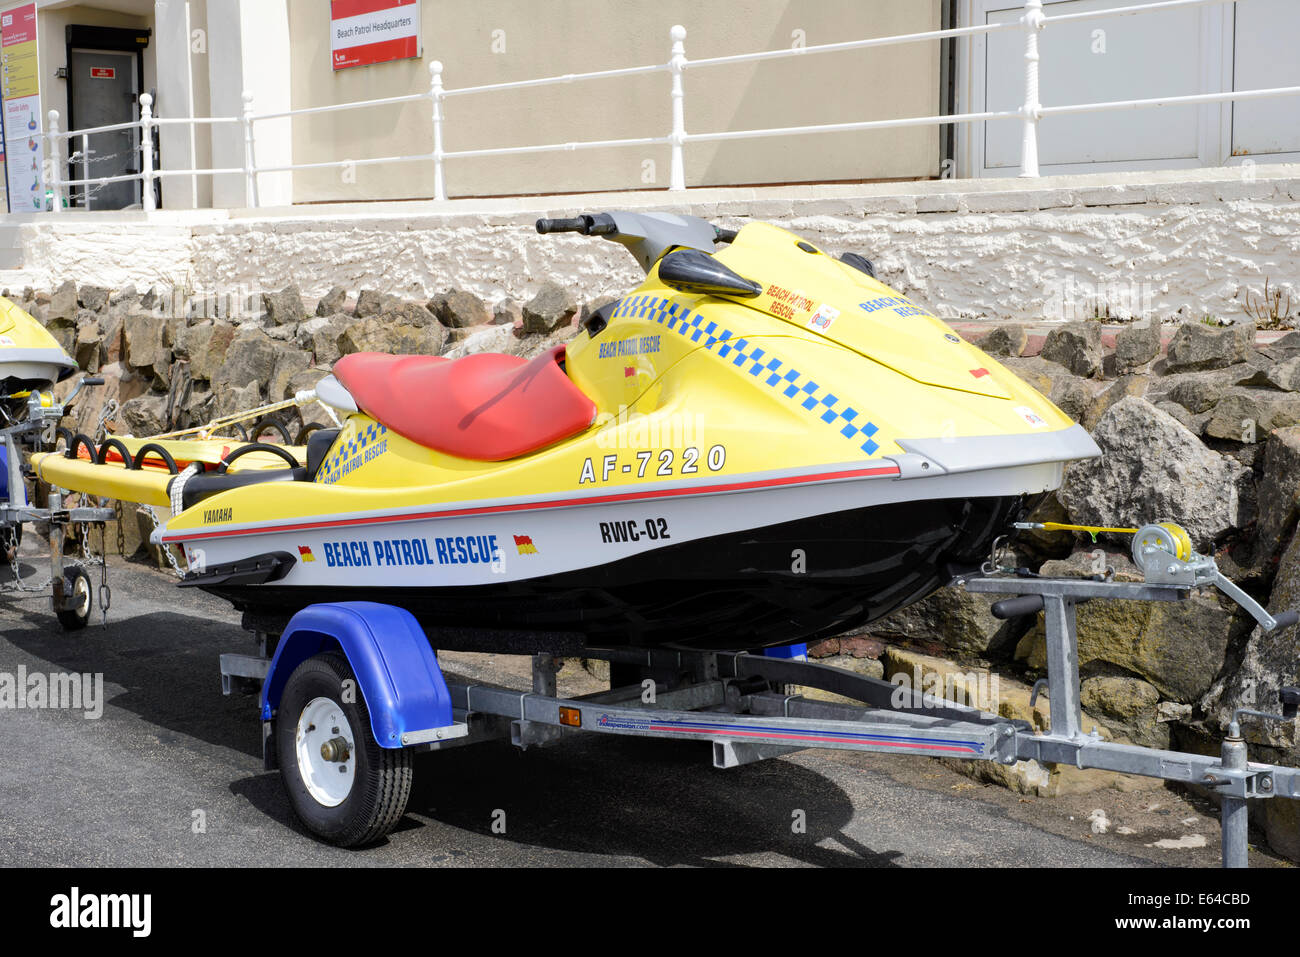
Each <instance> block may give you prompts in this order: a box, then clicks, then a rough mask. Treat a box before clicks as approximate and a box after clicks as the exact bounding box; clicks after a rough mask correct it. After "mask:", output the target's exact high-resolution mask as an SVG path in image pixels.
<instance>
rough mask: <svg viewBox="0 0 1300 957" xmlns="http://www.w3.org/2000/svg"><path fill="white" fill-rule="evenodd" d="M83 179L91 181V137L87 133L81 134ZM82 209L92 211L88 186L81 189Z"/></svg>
mask: <svg viewBox="0 0 1300 957" xmlns="http://www.w3.org/2000/svg"><path fill="white" fill-rule="evenodd" d="M68 142H72V141H71V140H69V141H68ZM69 165H71V161H69ZM81 178H82V179H90V136H89V135H88V134H86V133H82V134H81ZM81 208H82V209H84V210H89V209H90V189H89V188H88V187H86V186H83V187H81Z"/></svg>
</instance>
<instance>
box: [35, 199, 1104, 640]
mask: <svg viewBox="0 0 1300 957" xmlns="http://www.w3.org/2000/svg"><path fill="white" fill-rule="evenodd" d="M538 231H539V232H541V233H554V232H575V233H580V234H582V235H585V236H599V237H602V238H604V239H606V240H611V241H614V242H618V243H621V244H623V245H624V246H626V247H627V248H628V250H629V251H630V252H631V253H632V254H633V255H634V256H635V257H636V259H637V260H638V262H639V263H640V264H641V266H642V267H643V268H644V269H645V271H646V274H647V275H646V280H645V282H644V283H643V284H642V285H641V286H640V287H639V288H637V289H635V290H633V291H632V292H631V293H629V294H628V295H627V296H625V297H624V298H622V299H620V300H619V301H617V302H615V303H612V304H611V305H609V306H607V307H606V308H604V309H601V310H599V311H597V312H595V313H594V314H592V315H591V316H590V317H588V318H587V319H586V320H585V322H584V324H583V327H582V329H581V331H580V332H579V333H578V334H577V336H576V337H575V338H574V339H572V340H571V341H569V342H568V344H567V346H561V347H557V348H555V349H552V350H550V351H548V352H546V353H545V354H543V355H541V356H538V357H537V358H535V359H532V360H524V359H520V358H516V357H512V356H506V355H495V354H480V355H470V356H466V357H464V358H460V359H456V360H447V359H442V358H437V357H428V356H391V355H383V354H375V353H358V354H353V355H349V356H345V357H343V358H342V359H340V360H339V361H338V362H337V363H336V364H335V366H334V369H333V375H332V376H330V377H327V378H326V379H324V380H322V381H321V383H319V384H318V386H317V389H316V395H317V396H318V397H319V399H320V400H321V401H323V402H325V403H327V404H328V405H330V406H331V407H332V408H334V409H335V410H337V411H338V412H339V413H340V414H341V415H343V416H345V417H346V418H345V420H344V421H343V424H342V427H341V428H339V429H330V430H322V431H318V432H316V433H315V434H314V435H312V436H311V438H310V439H309V440H308V441H307V443H306V448H305V452H304V454H303V455H301V456H296V455H294V454H293V453H292V452H288V451H285V450H284V449H278V450H277V447H275V446H264V445H260V444H252V445H247V446H239V447H238V448H235V449H232V450H231V451H230V452H229V453H228V454H226V455H224V456H223V458H222V461H221V462H220V464H218V465H216V466H215V467H212V466H211V464H210V463H209V464H206V465H205V464H204V463H202V462H201V461H198V462H196V463H195V464H192V465H190V466H188V467H185V468H183V469H181V468H178V469H177V470H176V471H177V474H175V475H172V474H170V471H171V470H170V469H168V468H165V467H159V466H158V465H157V463H155V464H154V466H153V467H152V472H153V473H154V474H152V475H150V476H149V477H148V479H147V481H148V482H150V483H152V485H153V487H154V488H155V489H156V490H157V491H156V494H157V495H158V496H160V497H161V496H165V498H166V500H168V501H170V502H171V503H172V506H173V512H174V514H173V516H172V517H171V518H170V519H169V520H168V521H167V522H166V523H165V525H164V526H163V527H162V528H161V529H160V530H159V532H158V533H155V534H156V537H157V538H158V540H160V541H161V542H165V543H169V544H176V545H180V546H183V547H184V550H185V555H186V557H187V559H188V562H189V569H190V571H189V573H188V575H187V576H186V578H185V580H184V581H183V582H182V584H183V585H186V586H191V587H198V588H202V589H204V590H206V591H208V592H211V593H212V594H215V595H219V596H221V597H223V598H225V599H227V600H229V601H230V602H232V603H233V604H234V605H235V606H236V607H238V608H239V609H241V610H242V611H243V612H244V613H245V624H246V626H247V627H249V628H255V629H257V630H260V631H265V632H268V633H272V634H275V633H279V632H280V631H281V630H283V628H284V625H285V623H286V622H287V621H288V619H289V618H290V616H292V615H293V614H294V613H295V612H296V611H298V610H299V609H301V608H303V607H305V606H307V605H310V604H314V603H317V602H322V601H342V600H371V601H379V602H384V603H387V604H390V605H397V606H400V607H402V608H405V609H408V610H409V611H411V612H412V613H413V614H414V615H415V616H416V618H417V619H419V621H420V623H421V624H422V625H423V626H424V627H425V628H426V629H429V634H430V636H431V640H433V641H434V643H435V645H436V646H437V647H439V648H448V649H457V648H459V649H465V650H491V651H501V652H536V651H547V652H554V653H575V652H580V651H581V649H582V648H584V647H610V646H625V645H632V646H637V647H656V646H669V647H683V648H698V649H714V650H740V649H756V648H762V647H769V646H777V645H783V644H790V643H793V642H797V641H803V640H813V639H817V638H820V637H824V636H829V635H834V634H838V633H841V632H843V631H845V630H846V629H849V628H852V627H855V626H858V625H861V624H865V623H868V622H870V621H873V620H875V619H877V618H880V617H881V616H883V615H886V614H888V613H890V612H892V611H895V610H897V609H899V608H901V607H904V606H905V605H907V604H909V603H911V602H915V601H917V600H919V599H920V598H923V597H924V596H926V595H928V594H930V593H931V592H933V591H934V590H935V589H937V588H938V587H940V586H941V585H943V584H945V583H946V582H947V581H949V580H950V578H951V575H952V570H953V569H954V568H962V569H963V570H965V569H967V568H970V567H971V566H973V565H976V564H978V563H979V561H980V560H982V559H983V558H984V557H986V556H987V554H988V551H989V546H990V544H991V542H992V541H993V540H994V538H995V537H996V536H998V535H1000V534H1002V533H1003V532H1004V531H1007V530H1008V528H1009V526H1010V523H1012V522H1013V521H1016V520H1018V519H1020V518H1022V517H1023V516H1024V514H1025V513H1026V511H1027V509H1028V508H1029V507H1030V506H1031V505H1032V504H1033V503H1034V502H1035V500H1036V499H1037V497H1038V496H1040V495H1041V494H1042V493H1044V492H1047V491H1049V490H1052V489H1055V488H1056V487H1057V486H1058V485H1059V484H1060V481H1061V476H1062V470H1063V468H1064V466H1065V464H1066V463H1068V462H1070V461H1073V460H1077V459H1084V458H1091V457H1094V456H1096V455H1098V454H1100V453H1099V450H1098V448H1097V446H1096V445H1095V444H1094V443H1093V441H1092V439H1091V438H1090V437H1089V436H1088V435H1087V433H1086V432H1085V431H1084V430H1083V429H1082V428H1081V427H1080V426H1078V425H1076V424H1075V423H1073V422H1071V421H1070V419H1069V418H1067V417H1066V416H1065V415H1064V414H1063V413H1061V412H1060V411H1059V410H1058V409H1057V408H1056V407H1055V406H1053V405H1052V404H1051V403H1050V402H1049V401H1048V400H1046V399H1045V398H1043V397H1042V396H1041V395H1039V394H1038V393H1037V392H1036V391H1035V390H1034V389H1032V388H1030V387H1029V386H1028V385H1026V384H1025V383H1023V382H1022V381H1021V380H1019V379H1018V378H1017V377H1016V376H1015V375H1013V374H1012V373H1011V372H1010V371H1008V370H1007V369H1005V368H1003V367H1002V366H1001V365H1000V364H998V363H997V362H996V361H995V360H993V359H992V358H990V357H989V356H987V355H985V354H984V353H982V352H981V351H980V350H979V349H977V348H976V347H975V346H973V345H971V344H969V343H967V342H965V341H963V340H962V339H961V338H960V337H959V336H957V335H956V334H954V333H953V331H952V330H951V329H950V328H948V327H947V326H946V325H944V323H943V322H941V321H940V320H939V319H937V318H936V317H935V316H933V315H931V314H930V312H929V311H928V310H927V309H925V308H924V307H922V306H920V305H918V304H917V303H915V302H912V301H911V300H909V299H908V298H907V297H905V296H902V295H900V294H899V293H898V292H896V291H895V290H893V289H890V288H889V287H887V286H885V285H884V284H883V283H881V282H880V281H878V280H877V279H876V278H875V275H874V270H873V269H872V267H871V264H870V262H869V261H868V260H866V259H864V258H862V257H861V256H858V255H856V254H846V255H844V256H840V257H836V256H833V255H831V254H830V253H828V252H827V251H825V250H823V249H821V248H819V247H818V246H817V245H815V244H813V243H810V242H808V241H806V240H804V239H802V238H801V237H799V236H797V235H794V234H793V233H790V232H787V231H785V230H783V229H779V228H777V227H775V226H771V225H768V224H765V223H761V222H754V223H751V224H748V225H746V226H745V227H743V228H742V229H740V230H739V231H736V232H733V231H730V230H724V229H718V228H715V227H714V226H712V225H711V224H709V223H708V222H706V221H704V220H702V219H697V218H695V217H690V216H676V215H668V214H657V213H631V212H610V213H601V214H593V215H585V216H581V217H577V218H574V219H565V220H541V221H539V222H538ZM719 247H721V248H719ZM136 451H137V452H139V449H137V450H136ZM253 456H260V457H262V458H263V460H265V459H266V457H268V456H275V457H276V458H278V459H280V460H281V462H282V463H283V464H282V466H281V467H272V468H266V467H260V468H244V467H241V464H240V463H244V462H246V460H248V459H249V458H250V457H253ZM173 458H180V456H177V455H175V454H174V453H173ZM191 461H195V460H194V459H193V458H191ZM34 462H35V465H36V469H37V473H38V475H39V476H40V478H41V479H43V480H44V481H47V482H50V483H53V484H55V485H59V486H62V487H65V488H81V487H84V486H85V485H86V484H88V481H89V480H88V471H89V470H100V471H103V470H107V469H111V470H114V471H115V472H117V473H119V474H120V473H122V472H124V471H125V470H126V466H125V464H124V465H120V466H117V465H113V464H111V463H107V462H106V463H105V464H103V465H99V464H95V465H91V464H89V463H87V462H84V461H79V460H78V459H75V458H68V457H66V456H65V455H44V456H36V457H35V458H34ZM178 464H179V463H178ZM261 464H262V465H263V466H265V464H266V463H265V461H263V462H262V463H261ZM147 467H148V465H147V461H142V462H141V468H140V469H137V470H136V471H141V472H143V471H145V468H147Z"/></svg>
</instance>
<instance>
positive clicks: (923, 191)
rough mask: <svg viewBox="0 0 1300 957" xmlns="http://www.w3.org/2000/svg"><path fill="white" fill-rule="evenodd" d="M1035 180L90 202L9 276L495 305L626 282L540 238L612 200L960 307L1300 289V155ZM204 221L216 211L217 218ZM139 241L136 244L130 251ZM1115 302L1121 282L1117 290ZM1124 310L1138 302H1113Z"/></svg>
mask: <svg viewBox="0 0 1300 957" xmlns="http://www.w3.org/2000/svg"><path fill="white" fill-rule="evenodd" d="M1253 172H1254V176H1253V177H1247V176H1243V175H1242V172H1241V171H1240V170H1231V169H1217V170H1193V171H1164V172H1146V173H1128V174H1109V175H1105V176H1075V177H1045V178H1043V179H1041V180H1038V181H1035V182H1032V183H1030V184H1026V183H1025V182H1024V181H1018V180H994V179H989V180H982V181H969V180H968V181H958V180H939V181H931V182H920V183H908V184H896V183H895V184H874V185H855V186H821V187H783V188H770V189H745V190H736V189H708V190H692V191H691V192H690V193H688V195H687V197H686V201H685V202H665V199H666V197H665V195H664V194H663V193H653V192H650V193H622V194H609V195H606V196H602V197H599V202H598V203H597V202H593V200H594V199H596V198H595V197H591V196H572V197H548V198H545V199H543V200H538V199H536V198H517V199H500V200H461V201H453V202H451V203H444V204H438V205H434V204H431V203H424V204H421V203H411V204H362V205H353V206H342V207H337V206H334V207H321V208H318V209H314V210H309V211H304V210H301V209H300V210H293V211H286V212H285V214H284V215H281V216H268V215H258V216H257V217H256V218H254V217H251V216H247V215H244V216H239V215H235V216H229V217H220V216H217V215H215V214H213V213H207V214H202V213H194V214H189V216H190V218H189V219H186V218H185V217H184V216H181V215H179V214H177V215H170V216H169V215H168V214H158V215H157V216H155V217H154V219H153V220H152V221H148V220H146V218H145V217H144V216H143V215H142V214H135V215H134V216H131V215H114V214H99V215H98V216H96V215H93V214H92V215H90V216H87V215H85V214H72V215H68V216H63V217H60V218H58V219H56V218H54V217H47V218H45V219H43V220H42V221H40V222H35V223H33V222H28V223H25V224H23V225H22V227H21V231H22V242H23V246H24V254H25V256H26V262H27V264H28V269H27V270H26V271H24V272H8V273H6V272H3V271H0V287H3V286H8V287H9V288H11V289H21V288H22V287H23V286H24V285H33V286H36V287H38V288H50V287H52V286H54V285H56V284H57V283H59V282H61V281H62V280H64V279H66V278H68V277H75V278H77V279H78V281H81V282H92V283H99V284H102V285H106V286H110V287H121V286H122V285H124V284H125V283H127V282H132V283H135V284H136V286H137V287H147V286H148V285H150V284H152V283H158V282H179V281H181V280H186V279H188V281H189V282H190V283H192V284H193V286H194V287H195V288H196V289H197V290H199V291H206V292H220V291H235V290H238V289H243V290H247V291H257V290H263V289H279V288H282V287H284V286H286V285H288V284H289V283H291V282H295V283H298V284H299V285H300V286H301V288H302V290H303V292H304V293H305V294H306V295H308V296H319V295H321V294H323V293H324V292H325V291H326V290H327V289H328V288H329V287H331V286H333V285H335V284H342V285H344V286H346V287H347V288H349V289H350V290H352V291H353V292H354V293H355V292H356V291H358V290H360V289H362V288H373V289H382V290H385V291H388V292H393V293H398V294H402V295H408V296H413V297H415V296H425V295H428V294H432V293H435V292H440V291H443V290H445V289H447V288H450V287H457V288H460V289H468V290H471V291H473V292H476V293H478V294H479V295H481V296H483V297H485V298H486V299H488V300H496V299H499V298H501V297H502V296H506V295H509V296H511V297H513V298H515V299H516V300H523V299H526V298H527V297H529V296H531V295H532V294H533V293H534V292H535V291H536V289H537V287H538V285H539V284H540V283H541V282H542V281H544V280H548V279H553V280H557V281H559V282H561V283H565V284H567V285H570V286H571V287H573V288H574V290H575V291H576V292H577V293H578V294H579V295H580V296H581V297H583V298H595V297H597V296H604V295H614V294H618V293H622V292H624V291H626V290H627V289H629V288H631V287H632V286H633V285H635V284H636V283H638V282H639V281H640V279H639V277H640V270H639V268H638V267H637V266H636V264H635V263H634V262H633V260H632V258H631V257H630V256H628V255H627V253H626V252H625V251H624V250H623V249H622V248H621V247H619V246H616V245H615V244H612V243H606V242H602V241H598V240H594V239H585V238H580V237H574V236H567V235H566V236H550V237H542V236H538V235H537V233H536V232H535V231H534V229H533V222H534V221H535V219H536V218H537V217H538V216H543V215H551V216H554V215H573V213H574V212H575V211H581V210H600V209H608V208H630V209H665V210H672V211H676V212H691V213H694V214H696V215H700V216H704V217H706V218H709V219H710V220H712V221H715V222H718V223H721V224H724V225H729V226H738V225H741V224H743V223H744V222H745V221H746V220H748V219H751V218H752V219H763V220H767V221H770V222H774V223H778V224H781V225H785V226H787V227H789V228H791V229H793V230H794V231H796V232H798V233H800V234H802V235H805V236H807V237H808V238H810V239H811V240H813V241H814V242H817V243H818V244H819V245H822V246H823V247H824V248H826V249H828V250H830V251H832V252H835V253H838V252H842V251H849V250H852V251H857V252H860V253H863V254H865V255H867V256H868V257H870V258H872V259H873V260H875V261H876V263H877V265H878V269H879V271H880V275H881V278H882V279H883V280H884V281H886V282H888V283H890V284H891V285H893V286H895V287H896V288H898V289H899V290H900V291H902V292H904V293H906V294H907V295H909V296H912V297H913V298H915V299H917V300H918V301H920V302H923V303H925V304H927V305H928V306H929V307H930V308H931V309H933V310H934V311H935V312H936V313H937V314H938V315H940V316H942V317H944V318H949V319H1041V318H1043V317H1045V316H1047V317H1051V316H1054V315H1056V314H1059V311H1060V308H1059V302H1060V295H1061V290H1062V289H1063V287H1065V286H1066V285H1067V284H1070V283H1073V284H1074V286H1075V288H1078V287H1080V286H1083V287H1085V288H1086V286H1087V285H1096V286H1101V287H1104V288H1105V289H1107V290H1110V289H1118V290H1120V291H1121V293H1123V292H1124V291H1125V290H1127V291H1128V296H1129V300H1130V301H1132V299H1133V295H1132V293H1133V292H1134V291H1136V292H1137V294H1138V299H1139V301H1146V302H1148V303H1149V305H1150V310H1149V313H1148V314H1149V315H1151V316H1154V317H1156V318H1160V319H1164V318H1171V317H1173V316H1175V315H1181V316H1182V317H1183V318H1191V319H1199V318H1201V317H1202V316H1204V315H1206V314H1213V315H1218V316H1223V317H1226V318H1233V317H1240V316H1242V315H1243V312H1242V300H1243V298H1244V295H1245V291H1246V290H1247V289H1252V290H1254V291H1255V292H1256V293H1258V292H1259V291H1260V289H1262V287H1263V283H1264V279H1265V278H1266V277H1268V278H1270V279H1271V280H1272V283H1273V284H1274V285H1278V284H1282V285H1284V286H1286V285H1289V286H1290V288H1291V289H1292V298H1293V300H1297V301H1300V288H1297V280H1298V279H1300V165H1289V166H1272V167H1267V166H1261V167H1258V168H1257V169H1255V170H1254V171H1253ZM199 217H205V218H203V219H202V220H201V221H200V219H199ZM127 250H129V254H128V253H127ZM1108 298H1109V296H1108ZM1112 305H1122V304H1121V303H1118V302H1113V303H1112Z"/></svg>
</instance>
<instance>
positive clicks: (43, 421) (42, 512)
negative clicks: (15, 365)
mask: <svg viewBox="0 0 1300 957" xmlns="http://www.w3.org/2000/svg"><path fill="white" fill-rule="evenodd" d="M102 382H103V380H96V379H83V380H82V381H81V382H80V383H78V385H77V388H76V389H74V390H73V392H72V394H71V395H69V397H68V399H67V400H66V401H65V402H64V404H63V405H54V404H49V405H43V404H41V402H40V401H39V398H38V400H37V401H33V402H31V403H30V405H29V417H28V419H27V420H26V421H23V422H19V423H18V424H17V425H12V426H10V427H9V428H7V429H0V447H3V448H4V450H5V461H6V469H7V475H6V479H7V481H6V486H7V488H8V493H7V495H8V497H7V498H3V499H0V529H4V528H14V527H18V526H22V525H26V524H30V523H33V522H46V523H48V525H49V534H48V548H49V567H50V605H51V608H52V610H53V611H54V612H55V613H59V612H64V611H71V610H73V608H74V606H75V604H76V603H77V597H76V596H75V594H71V593H68V589H67V588H66V587H65V585H66V581H65V571H66V569H65V567H64V554H63V542H64V538H65V537H66V532H67V529H68V528H69V527H70V526H73V525H82V524H85V525H91V524H99V523H104V522H108V521H111V520H112V519H113V517H114V511H113V509H111V508H96V507H77V508H64V507H63V495H62V493H61V492H60V491H59V490H58V489H51V490H50V495H49V506H48V507H47V508H37V507H35V506H34V505H33V504H32V503H31V502H30V501H29V500H28V498H27V485H26V482H25V478H24V469H23V454H22V448H23V445H24V443H25V442H27V443H30V444H33V445H35V444H36V443H44V444H46V445H47V446H53V444H54V438H55V436H54V432H55V430H56V429H57V427H58V422H59V420H60V419H61V418H63V415H64V414H65V412H66V411H67V407H68V405H70V404H71V403H72V400H73V398H75V396H76V394H77V393H78V392H79V391H80V390H81V388H82V387H83V386H85V385H96V384H102ZM4 557H5V556H4V555H3V554H0V566H3V565H5V564H11V565H12V566H13V567H14V568H15V569H16V568H17V561H16V559H15V560H14V561H12V562H6V561H3V559H4ZM100 560H101V561H102V560H103V556H101V558H100ZM17 579H18V575H17V572H16V571H15V581H14V584H13V587H14V588H17V589H19V590H22V583H21V581H19V580H17ZM4 590H5V586H3V585H0V593H3V592H4ZM106 597H107V596H106V595H104V596H101V602H102V601H103V599H104V598H106ZM101 607H105V608H106V606H101Z"/></svg>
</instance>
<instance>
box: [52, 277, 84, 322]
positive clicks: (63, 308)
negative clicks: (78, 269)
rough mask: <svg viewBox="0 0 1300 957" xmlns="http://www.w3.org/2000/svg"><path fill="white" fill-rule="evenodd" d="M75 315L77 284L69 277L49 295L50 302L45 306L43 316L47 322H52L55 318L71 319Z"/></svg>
mask: <svg viewBox="0 0 1300 957" xmlns="http://www.w3.org/2000/svg"><path fill="white" fill-rule="evenodd" d="M76 315H77V284H76V283H75V282H73V281H72V280H71V279H69V280H68V281H67V282H65V283H63V284H62V285H61V286H59V288H58V289H56V290H54V294H53V295H52V296H50V304H49V305H48V306H46V307H45V318H46V321H47V322H53V321H54V320H56V319H68V320H71V319H72V318H74V317H75V316H76Z"/></svg>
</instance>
